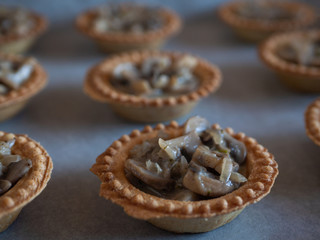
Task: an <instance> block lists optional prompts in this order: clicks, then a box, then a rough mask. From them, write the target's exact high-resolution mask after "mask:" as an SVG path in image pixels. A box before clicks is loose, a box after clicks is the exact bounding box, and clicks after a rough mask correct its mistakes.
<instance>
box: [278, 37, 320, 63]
mask: <svg viewBox="0 0 320 240" xmlns="http://www.w3.org/2000/svg"><path fill="white" fill-rule="evenodd" d="M276 53H277V55H278V56H279V57H280V58H282V59H284V60H286V61H288V62H290V63H294V64H298V65H303V66H309V67H318V68H320V40H319V39H315V38H314V37H312V36H308V35H306V36H302V37H297V38H293V39H291V40H290V42H287V43H285V44H282V45H280V46H279V47H278V49H276Z"/></svg>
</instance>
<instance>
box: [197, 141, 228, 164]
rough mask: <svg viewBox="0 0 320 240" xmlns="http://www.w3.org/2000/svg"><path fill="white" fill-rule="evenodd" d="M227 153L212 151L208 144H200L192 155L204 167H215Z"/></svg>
mask: <svg viewBox="0 0 320 240" xmlns="http://www.w3.org/2000/svg"><path fill="white" fill-rule="evenodd" d="M224 157H225V155H223V154H221V153H219V152H213V151H211V150H210V149H209V148H208V147H207V146H204V145H200V146H199V147H198V148H197V149H196V151H195V153H194V154H193V156H192V160H191V161H194V162H196V163H198V164H200V165H202V166H204V167H210V168H213V169H214V168H215V167H216V166H217V165H218V164H219V163H220V162H221V160H222V159H223V158H224Z"/></svg>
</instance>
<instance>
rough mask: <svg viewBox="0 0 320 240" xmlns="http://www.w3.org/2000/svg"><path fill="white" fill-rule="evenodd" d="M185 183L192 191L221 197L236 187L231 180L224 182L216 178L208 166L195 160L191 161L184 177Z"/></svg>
mask: <svg viewBox="0 0 320 240" xmlns="http://www.w3.org/2000/svg"><path fill="white" fill-rule="evenodd" d="M183 185H184V186H185V187H186V188H188V189H189V190H191V191H192V192H195V193H198V194H200V195H202V196H208V197H219V196H222V195H225V194H227V193H229V192H231V191H232V190H233V189H234V188H235V187H234V185H233V184H232V182H231V181H228V182H222V181H220V180H218V179H215V176H214V175H213V174H211V173H209V172H208V171H207V170H206V168H204V167H201V166H199V165H198V164H196V163H193V162H191V163H190V167H189V170H188V172H187V174H186V175H185V176H184V178H183Z"/></svg>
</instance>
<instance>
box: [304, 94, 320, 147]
mask: <svg viewBox="0 0 320 240" xmlns="http://www.w3.org/2000/svg"><path fill="white" fill-rule="evenodd" d="M304 119H305V126H306V133H307V136H308V137H309V138H310V139H311V140H312V141H313V142H314V143H315V144H317V145H319V146H320V98H317V99H316V100H314V101H313V102H312V103H311V104H310V105H309V106H308V108H307V109H306V112H305V115H304Z"/></svg>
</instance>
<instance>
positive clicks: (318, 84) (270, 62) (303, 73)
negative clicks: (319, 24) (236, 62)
mask: <svg viewBox="0 0 320 240" xmlns="http://www.w3.org/2000/svg"><path fill="white" fill-rule="evenodd" d="M303 36H310V37H312V38H316V39H320V31H318V30H309V31H294V32H289V33H279V34H276V35H274V36H271V37H270V38H268V39H267V40H266V41H264V42H263V43H262V44H261V45H260V47H259V56H260V59H261V60H262V61H263V62H264V63H265V64H266V65H267V66H268V67H269V68H271V69H272V70H273V71H274V72H275V73H276V74H277V75H278V76H279V78H280V80H281V81H282V82H283V83H284V84H285V85H287V86H288V87H289V88H291V89H293V90H295V91H299V92H309V93H312V92H313V93H317V92H320V68H317V67H309V66H303V65H298V64H295V63H290V62H288V61H286V60H284V59H282V58H281V57H279V56H278V54H277V53H276V50H277V48H278V47H279V46H280V45H282V44H284V43H287V42H290V41H291V40H292V39H295V38H298V37H303Z"/></svg>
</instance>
